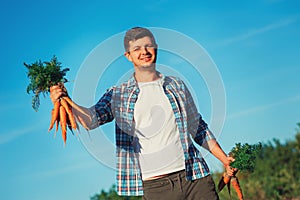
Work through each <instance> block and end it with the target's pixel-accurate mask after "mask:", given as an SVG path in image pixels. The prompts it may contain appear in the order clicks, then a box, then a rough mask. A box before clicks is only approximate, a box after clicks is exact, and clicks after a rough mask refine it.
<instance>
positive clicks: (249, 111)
mask: <svg viewBox="0 0 300 200" xmlns="http://www.w3.org/2000/svg"><path fill="white" fill-rule="evenodd" d="M299 100H300V95H297V96H294V97H290V98H287V99H284V100H281V101H278V102H274V103H270V104H266V105H260V106H256V107H253V108H249V109H246V110H243V111H241V112H237V113H233V114H229V115H228V116H227V119H228V120H231V119H236V118H239V117H242V116H247V115H250V114H254V113H257V112H262V111H265V110H268V109H271V108H274V107H277V106H280V105H284V104H288V103H291V102H295V101H299Z"/></svg>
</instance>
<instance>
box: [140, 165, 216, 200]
mask: <svg viewBox="0 0 300 200" xmlns="http://www.w3.org/2000/svg"><path fill="white" fill-rule="evenodd" d="M143 189H144V196H143V199H144V200H198V199H199V200H201V199H203V200H218V199H219V197H218V194H217V192H216V188H215V183H214V181H213V180H212V178H211V176H210V175H209V176H206V177H204V178H200V179H197V180H193V181H187V180H186V179H185V171H184V170H183V171H180V172H176V173H172V174H169V175H167V176H165V177H163V178H159V179H155V180H148V181H144V182H143Z"/></svg>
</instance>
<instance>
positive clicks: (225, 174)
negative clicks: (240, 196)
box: [223, 172, 231, 185]
mask: <svg viewBox="0 0 300 200" xmlns="http://www.w3.org/2000/svg"><path fill="white" fill-rule="evenodd" d="M223 178H224V179H223V181H224V183H225V185H227V184H228V183H229V181H230V179H231V176H229V175H228V174H227V173H226V172H224V173H223Z"/></svg>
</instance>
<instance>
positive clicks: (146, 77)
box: [134, 68, 159, 82]
mask: <svg viewBox="0 0 300 200" xmlns="http://www.w3.org/2000/svg"><path fill="white" fill-rule="evenodd" d="M134 76H135V79H136V81H137V82H151V81H155V80H157V79H159V75H158V73H157V71H156V70H155V68H154V69H153V70H135V74H134Z"/></svg>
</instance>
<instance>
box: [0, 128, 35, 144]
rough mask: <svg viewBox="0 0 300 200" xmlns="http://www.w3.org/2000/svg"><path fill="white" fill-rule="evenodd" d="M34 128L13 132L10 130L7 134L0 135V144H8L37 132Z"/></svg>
mask: <svg viewBox="0 0 300 200" xmlns="http://www.w3.org/2000/svg"><path fill="white" fill-rule="evenodd" d="M37 130H38V129H37V128H36V127H23V128H19V129H15V130H11V131H9V132H8V133H1V134H0V144H5V143H8V142H10V141H12V140H14V139H16V138H18V137H21V136H23V135H25V134H27V133H32V132H35V131H37Z"/></svg>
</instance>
